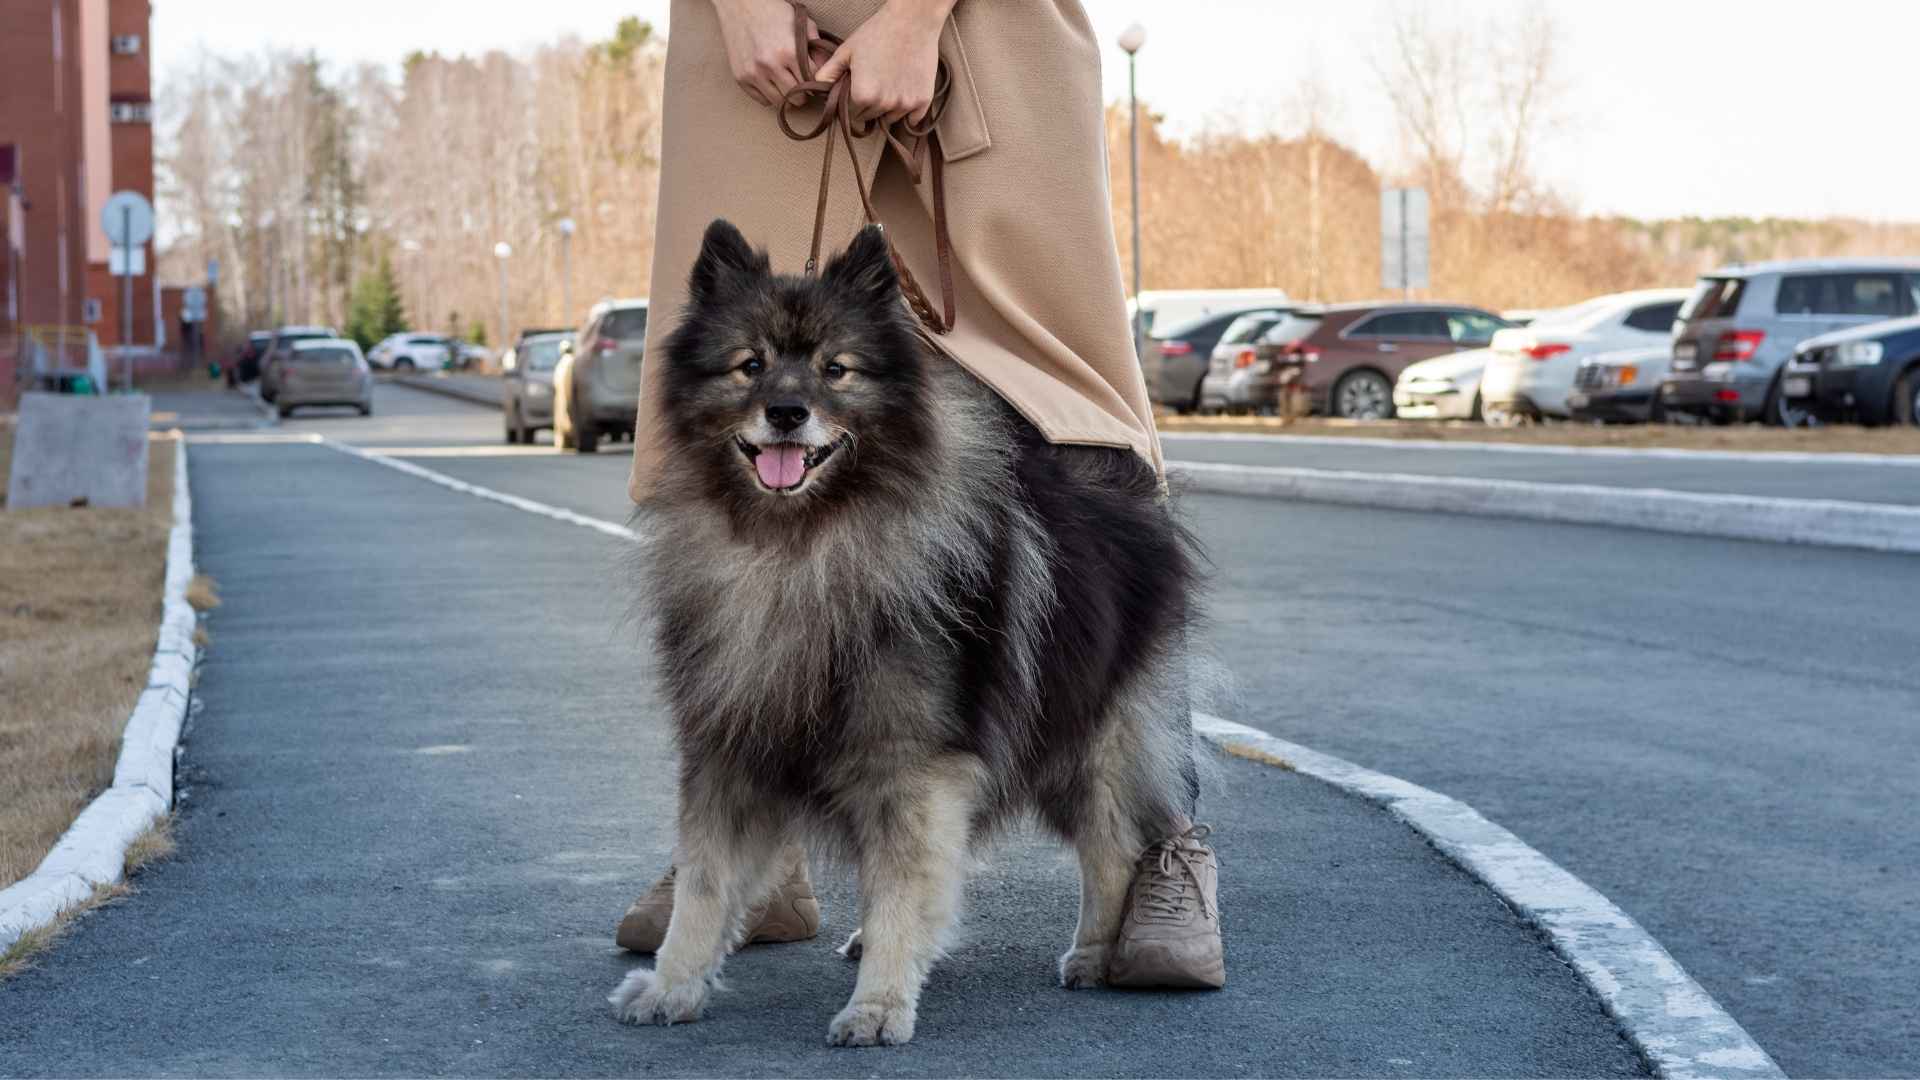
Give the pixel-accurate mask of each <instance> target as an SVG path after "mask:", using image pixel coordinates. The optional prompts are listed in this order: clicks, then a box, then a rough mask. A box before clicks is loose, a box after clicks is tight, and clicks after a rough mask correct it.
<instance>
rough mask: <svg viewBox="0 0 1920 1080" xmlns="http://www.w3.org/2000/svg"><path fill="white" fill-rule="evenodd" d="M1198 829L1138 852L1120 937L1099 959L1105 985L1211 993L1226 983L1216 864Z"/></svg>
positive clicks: (1201, 829) (1202, 829)
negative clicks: (1102, 962) (1104, 960)
mask: <svg viewBox="0 0 1920 1080" xmlns="http://www.w3.org/2000/svg"><path fill="white" fill-rule="evenodd" d="M1211 831H1212V830H1210V829H1209V828H1207V826H1205V825H1195V826H1193V827H1192V828H1190V829H1188V830H1187V831H1186V832H1183V833H1179V834H1176V835H1174V836H1170V837H1168V838H1167V839H1165V840H1162V841H1160V842H1159V843H1157V844H1154V845H1153V846H1152V847H1149V848H1147V850H1145V851H1143V852H1141V853H1140V863H1139V867H1138V869H1136V870H1135V871H1134V875H1133V885H1132V887H1131V888H1129V889H1128V890H1127V913H1126V915H1125V917H1124V918H1122V919H1121V922H1120V936H1119V938H1118V939H1117V940H1116V941H1115V942H1114V944H1113V952H1112V953H1110V954H1109V955H1108V958H1107V984H1108V985H1109V986H1128V987H1167V988H1175V989H1219V988H1220V987H1222V986H1225V985H1226V984H1227V962H1226V953H1225V952H1224V950H1223V948H1222V946H1221V942H1220V903H1219V888H1220V864H1219V862H1218V861H1217V860H1216V859H1215V858H1214V855H1213V849H1212V848H1209V847H1208V846H1207V845H1206V842H1205V841H1206V839H1207V834H1208V833H1209V832H1211Z"/></svg>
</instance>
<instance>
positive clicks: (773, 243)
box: [630, 0, 1160, 502]
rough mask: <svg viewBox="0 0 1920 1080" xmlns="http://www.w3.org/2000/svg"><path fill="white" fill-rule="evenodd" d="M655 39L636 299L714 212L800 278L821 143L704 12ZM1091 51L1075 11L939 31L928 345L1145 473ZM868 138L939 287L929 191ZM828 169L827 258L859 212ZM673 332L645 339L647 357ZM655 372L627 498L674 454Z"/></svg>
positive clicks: (867, 167) (663, 324) (987, 16)
mask: <svg viewBox="0 0 1920 1080" xmlns="http://www.w3.org/2000/svg"><path fill="white" fill-rule="evenodd" d="M881 3H882V0H808V4H807V10H808V12H809V13H810V14H811V15H812V16H813V18H814V19H815V21H816V22H817V23H818V24H819V26H820V28H821V29H822V30H824V31H827V32H829V33H833V34H836V35H839V36H840V37H842V38H844V37H846V36H848V35H850V34H852V33H853V32H854V31H855V30H857V29H858V28H859V27H860V25H861V24H862V23H864V22H865V21H866V20H867V19H868V18H869V17H870V16H871V15H872V14H873V13H874V12H876V11H878V10H879V9H880V6H881ZM672 28H673V29H672V33H671V34H670V35H669V36H668V41H667V70H666V95H665V98H664V99H663V109H664V112H663V115H662V117H661V144H660V155H659V156H660V194H659V205H658V215H657V218H656V221H655V227H654V248H653V264H652V265H653V270H652V277H651V279H650V284H649V285H648V286H647V289H648V291H649V293H650V295H651V297H652V300H653V310H654V311H655V312H656V313H659V314H661V315H667V314H670V313H672V312H674V311H676V310H678V309H679V307H680V305H681V303H682V302H683V301H684V300H685V299H686V294H685V292H684V288H683V286H684V281H685V278H684V275H685V273H686V270H687V267H689V266H691V265H693V260H694V257H695V255H696V254H697V253H698V252H699V250H700V236H701V232H702V230H704V229H705V228H706V227H707V223H708V222H709V221H712V220H713V219H714V218H716V217H726V218H728V219H729V220H731V221H732V222H733V223H734V224H735V225H737V226H739V227H740V229H741V231H742V232H743V233H744V234H745V235H746V236H747V237H748V238H750V239H751V240H752V241H753V242H754V243H755V244H757V245H763V246H765V247H766V248H768V249H769V250H770V251H771V252H772V255H773V267H774V269H776V270H780V271H783V272H786V273H799V272H800V270H801V268H802V267H803V265H804V264H805V262H806V258H807V248H808V244H809V241H810V240H811V239H812V229H813V217H814V200H815V193H816V192H817V190H818V187H819V183H820V151H821V146H820V144H818V143H812V142H806V143H802V142H795V141H793V140H791V139H789V138H787V137H786V136H785V135H783V134H781V132H780V129H779V127H778V126H776V124H775V122H774V116H773V113H772V111H771V110H769V109H767V108H765V107H763V106H761V105H758V104H756V103H754V102H753V101H752V100H750V99H749V98H748V97H747V96H746V95H745V94H744V93H742V92H741V90H740V87H739V86H738V85H736V84H735V83H734V81H733V77H732V75H731V74H730V73H729V69H728V66H727V57H726V50H725V48H724V46H723V44H722V41H721V36H720V25H719V20H718V18H717V16H716V15H715V14H714V10H713V5H712V3H710V2H709V0H675V3H674V4H673V7H672ZM1100 53H1101V43H1100V41H1099V40H1098V39H1097V38H1096V37H1095V35H1094V32H1093V27H1092V24H1091V23H1090V22H1089V20H1088V18H1087V15H1086V12H1085V11H1084V10H1083V9H1082V6H1081V3H1080V0H1021V2H1019V3H1002V2H998V0H995V2H980V0H966V2H964V3H961V4H960V5H959V6H958V7H957V8H955V9H954V12H953V15H952V16H951V18H950V19H949V20H948V23H947V27H946V30H945V31H944V32H943V33H942V34H941V36H940V55H941V58H942V59H944V60H945V61H946V64H947V67H948V70H949V71H950V72H951V73H952V76H953V89H952V93H951V96H950V97H949V98H948V103H947V108H946V110H945V111H944V112H943V113H942V114H941V117H940V121H939V125H938V130H939V133H940V146H941V150H942V153H943V155H944V157H945V160H946V173H945V187H946V194H947V209H948V222H949V232H950V234H951V236H952V241H953V271H954V286H955V294H954V298H955V304H956V315H957V319H958V321H957V325H956V326H955V327H954V329H953V332H952V333H949V334H945V335H943V336H942V337H941V338H940V347H941V348H942V349H945V350H947V351H948V352H949V353H950V354H951V355H953V356H954V357H956V358H957V359H958V360H959V361H960V363H961V364H962V365H964V366H965V367H966V368H967V369H968V370H970V371H972V372H973V373H974V374H975V375H976V376H977V377H979V378H980V379H981V380H983V381H985V382H986V383H987V384H988V385H990V386H992V387H993V388H994V389H995V390H996V391H998V392H999V393H1000V395H1001V396H1002V397H1003V398H1005V399H1006V400H1008V401H1010V402H1012V403H1013V405H1014V407H1015V409H1016V410H1017V411H1018V412H1019V413H1020V414H1021V415H1022V416H1024V417H1025V418H1026V419H1027V420H1028V422H1029V423H1031V424H1033V425H1035V426H1036V427H1037V428H1038V430H1039V431H1040V433H1041V434H1042V435H1044V436H1045V437H1046V438H1047V439H1049V440H1050V441H1053V442H1056V443H1075V444H1085V445H1098V446H1113V447H1125V448H1128V449H1131V450H1133V451H1134V452H1135V453H1138V454H1139V455H1140V456H1141V457H1142V458H1143V459H1145V460H1147V461H1150V462H1153V463H1154V464H1155V465H1156V467H1157V466H1158V463H1159V461H1160V447H1159V443H1158V441H1157V438H1156V436H1155V434H1154V428H1153V410H1152V406H1151V404H1150V403H1149V402H1148V400H1147V390H1146V383H1145V380H1144V378H1143V376H1142V375H1141V372H1140V361H1139V358H1138V357H1137V356H1136V355H1135V352H1134V348H1133V339H1132V334H1131V328H1130V326H1129V323H1128V318H1127V310H1126V290H1125V286H1124V283H1123V281H1122V278H1121V272H1120V260H1119V256H1118V254H1117V253H1116V252H1115V250H1114V246H1113V210H1112V199H1111V197H1110V196H1111V193H1110V191H1109V188H1108V174H1107V157H1106V151H1107V133H1106V126H1105V122H1104V117H1105V115H1106V114H1105V108H1104V100H1103V98H1102V96H1101V89H1100ZM882 143H883V140H882V138H881V136H880V135H878V134H877V133H876V134H874V135H872V136H870V137H868V138H866V139H862V140H860V145H859V158H860V161H861V162H862V164H863V167H864V171H865V173H866V177H867V179H868V180H870V181H871V182H872V185H873V187H872V190H873V198H874V203H875V208H876V209H877V210H878V212H879V215H880V220H881V221H883V222H885V223H886V226H887V231H888V233H889V234H890V235H891V236H892V238H893V242H894V245H895V246H896V247H897V248H898V249H899V250H900V254H901V257H902V258H904V259H905V260H906V262H907V264H908V265H909V266H910V267H911V268H912V272H913V274H914V276H915V277H917V278H918V279H919V280H920V281H921V283H922V284H924V285H925V286H926V287H927V288H928V289H929V290H932V291H934V292H936V293H937V292H938V290H937V289H935V287H934V283H935V282H937V281H939V269H938V266H937V263H936V259H935V257H934V242H933V227H932V216H931V211H930V209H929V200H930V198H931V195H930V192H929V190H928V185H926V184H923V185H922V186H921V187H920V188H919V189H917V190H916V189H915V188H914V186H913V185H912V183H911V182H910V181H909V180H908V178H907V174H906V170H905V169H904V168H902V167H901V166H900V164H899V162H898V161H897V160H896V159H895V158H894V157H892V156H890V155H889V156H886V164H885V165H884V167H883V165H882V158H883V155H882V153H881V146H882ZM841 156H842V158H843V160H840V161H838V162H836V164H835V166H834V169H835V172H834V183H833V187H832V190H831V191H830V192H829V193H828V194H829V198H828V206H827V218H826V247H827V248H828V249H829V250H833V249H836V248H838V247H840V246H841V245H844V244H846V243H847V242H848V241H850V240H851V239H852V237H853V235H854V234H855V233H856V232H857V231H858V230H859V228H860V225H861V223H862V222H863V220H864V218H863V215H862V212H861V207H860V200H859V197H858V196H857V194H856V193H855V191H854V185H853V179H852V176H851V175H850V172H851V170H849V169H848V168H847V164H848V163H847V162H846V161H845V160H844V152H842V153H841ZM671 328H672V320H670V319H661V320H658V321H657V322H655V323H653V324H652V326H650V327H649V328H648V334H647V355H648V356H649V357H657V356H659V355H660V352H659V349H660V346H661V345H662V343H663V342H664V341H665V337H666V333H667V332H668V331H669V330H671ZM661 374H662V371H661V369H660V366H659V365H658V364H656V363H651V362H649V363H647V364H645V365H643V367H642V370H641V389H640V402H639V422H638V426H637V428H636V429H635V432H634V453H633V472H632V477H631V484H630V487H631V491H632V494H633V498H634V500H635V501H636V502H641V501H645V499H646V498H647V497H648V496H649V495H650V493H651V492H652V491H653V488H654V485H655V482H656V480H658V479H659V478H660V476H661V473H662V467H663V466H665V465H667V464H668V463H669V462H670V461H671V460H672V451H671V450H670V449H669V448H668V446H667V443H666V441H665V439H664V438H663V436H664V434H665V430H664V429H665V424H664V420H663V418H662V415H661V402H662V397H661V393H662V390H663V389H664V388H663V385H662V383H661V381H660V375H661Z"/></svg>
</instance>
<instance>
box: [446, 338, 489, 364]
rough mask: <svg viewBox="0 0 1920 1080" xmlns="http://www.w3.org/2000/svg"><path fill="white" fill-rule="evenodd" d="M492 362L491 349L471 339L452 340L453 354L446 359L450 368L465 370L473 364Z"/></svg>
mask: <svg viewBox="0 0 1920 1080" xmlns="http://www.w3.org/2000/svg"><path fill="white" fill-rule="evenodd" d="M491 363H493V350H492V349H489V348H487V347H486V346H485V345H481V344H479V343H478V342H473V341H458V340H456V341H454V342H453V356H452V358H451V359H449V360H448V361H447V367H448V369H450V370H456V371H467V370H469V369H471V368H472V367H473V366H474V365H475V364H481V365H486V364H491Z"/></svg>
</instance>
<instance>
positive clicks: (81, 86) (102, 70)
mask: <svg viewBox="0 0 1920 1080" xmlns="http://www.w3.org/2000/svg"><path fill="white" fill-rule="evenodd" d="M150 22H151V5H150V4H149V2H148V0H4V2H0V199H4V200H5V203H6V212H5V213H3V214H0V236H4V242H0V250H4V252H5V255H6V257H5V258H4V259H0V301H3V302H0V367H4V366H7V363H8V362H7V358H6V357H7V351H8V350H9V348H10V347H16V346H17V344H18V339H19V336H20V335H21V334H22V333H23V332H25V331H26V330H27V328H33V327H75V326H83V327H85V328H87V329H89V330H92V331H93V332H94V333H95V334H96V335H97V336H98V337H99V340H100V343H101V345H102V346H105V347H107V348H112V347H114V346H117V345H119V344H120V343H121V342H120V314H121V300H120V297H121V290H120V284H121V283H120V281H119V280H118V279H116V278H114V277H113V276H112V275H111V272H110V270H109V267H108V262H109V258H110V256H111V247H112V245H111V244H110V243H109V241H108V240H107V235H106V230H105V229H104V228H103V227H102V225H101V224H100V210H101V207H102V206H104V205H105V203H106V201H107V197H108V196H110V195H112V194H113V193H114V192H115V191H120V190H132V191H138V192H140V193H141V194H142V195H145V196H146V197H147V199H148V200H149V201H151V200H152V198H153V79H152V63H151V56H152V49H151V45H152V43H151V41H150V39H149V33H148V31H149V26H150ZM142 261H144V263H145V272H144V273H143V274H140V275H137V276H135V278H134V280H133V305H132V312H133V337H132V339H131V341H132V344H134V345H135V346H156V345H158V344H160V341H161V339H160V338H159V337H158V336H157V335H156V333H155V317H156V314H157V311H158V308H159V297H160V293H159V289H158V286H157V278H156V277H155V272H156V271H157V269H158V266H157V263H156V259H155V252H154V250H153V244H152V243H151V242H149V243H148V244H147V245H146V247H145V250H143V251H141V252H139V253H137V256H136V259H135V264H136V267H138V266H139V264H140V263H141V262H142ZM163 325H164V324H163ZM13 382H14V379H13V378H12V373H11V372H9V371H0V393H6V392H7V391H8V390H10V389H11V387H12V384H13Z"/></svg>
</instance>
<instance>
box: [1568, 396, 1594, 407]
mask: <svg viewBox="0 0 1920 1080" xmlns="http://www.w3.org/2000/svg"><path fill="white" fill-rule="evenodd" d="M1589 400H1591V399H1590V398H1588V397H1587V395H1585V394H1568V395H1567V408H1569V409H1584V408H1586V407H1587V402H1588V401H1589Z"/></svg>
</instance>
